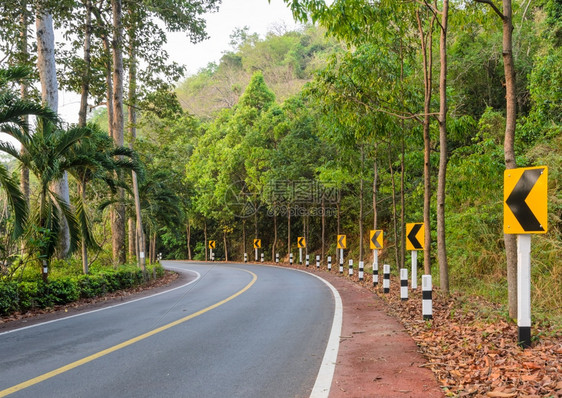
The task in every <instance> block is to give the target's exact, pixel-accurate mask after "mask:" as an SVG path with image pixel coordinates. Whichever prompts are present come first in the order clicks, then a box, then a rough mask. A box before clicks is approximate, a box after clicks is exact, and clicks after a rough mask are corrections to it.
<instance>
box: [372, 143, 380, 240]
mask: <svg viewBox="0 0 562 398" xmlns="http://www.w3.org/2000/svg"><path fill="white" fill-rule="evenodd" d="M373 158H374V160H373V229H377V222H378V220H377V217H378V211H377V183H378V179H379V170H378V167H377V144H375V153H374V154H373Z"/></svg>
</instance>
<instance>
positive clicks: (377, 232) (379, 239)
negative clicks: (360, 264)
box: [369, 229, 384, 286]
mask: <svg viewBox="0 0 562 398" xmlns="http://www.w3.org/2000/svg"><path fill="white" fill-rule="evenodd" d="M383 234H384V232H383V230H382V229H372V230H371V232H370V239H369V246H370V247H371V249H373V286H377V285H378V284H379V250H381V249H382V248H383V246H384V239H383Z"/></svg>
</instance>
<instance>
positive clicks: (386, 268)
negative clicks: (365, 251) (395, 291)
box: [382, 264, 390, 293]
mask: <svg viewBox="0 0 562 398" xmlns="http://www.w3.org/2000/svg"><path fill="white" fill-rule="evenodd" d="M382 272H383V281H382V291H383V293H390V265H389V264H385V265H383V266H382Z"/></svg>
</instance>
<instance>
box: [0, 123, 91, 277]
mask: <svg viewBox="0 0 562 398" xmlns="http://www.w3.org/2000/svg"><path fill="white" fill-rule="evenodd" d="M5 132H6V133H8V134H10V135H11V136H12V137H13V138H15V139H16V140H17V141H18V142H19V143H20V144H21V146H22V148H24V149H25V150H24V151H21V152H20V151H18V150H17V149H16V148H15V147H14V146H13V145H12V144H11V143H9V142H0V152H5V153H7V154H9V155H12V156H13V157H14V158H16V159H17V160H18V161H19V162H20V163H21V164H22V166H24V167H27V168H28V169H29V170H30V171H31V172H32V173H33V174H34V175H35V177H36V178H37V180H38V185H39V186H38V191H39V205H38V206H37V207H36V209H35V212H33V214H32V221H33V226H34V228H31V231H30V233H31V235H32V237H33V238H34V239H33V241H34V242H39V244H38V249H37V251H38V252H39V259H40V262H41V263H42V265H43V268H44V267H46V266H48V264H49V262H50V259H51V258H52V256H53V255H54V254H55V251H56V248H57V242H58V238H59V235H60V233H61V225H62V221H63V220H65V221H66V222H67V224H68V228H69V232H70V251H71V252H72V251H73V250H75V249H76V247H77V242H78V241H79V240H80V228H79V224H78V222H77V219H76V217H75V214H74V212H73V211H72V209H71V208H70V206H69V205H68V204H67V203H66V202H65V201H64V200H63V199H62V198H61V197H60V196H59V195H57V194H56V193H55V192H54V191H53V190H52V189H51V186H52V184H53V183H54V182H55V181H58V180H60V179H61V177H62V175H63V174H64V173H65V172H67V171H68V172H70V171H71V170H72V169H73V168H74V167H76V165H77V164H78V163H80V162H81V161H83V160H82V159H81V158H80V157H79V156H78V155H77V153H76V146H77V145H78V143H79V142H81V141H83V140H87V139H88V138H90V137H91V135H92V131H91V129H89V128H79V127H74V128H70V129H68V130H63V129H59V128H57V127H56V125H55V124H53V123H52V122H51V121H50V120H46V119H44V118H42V117H39V118H38V119H37V128H36V131H35V132H34V134H33V135H32V134H30V132H29V130H28V129H27V128H22V129H18V128H9V129H7V130H6V131H5ZM43 278H44V280H47V272H45V270H44V272H43Z"/></svg>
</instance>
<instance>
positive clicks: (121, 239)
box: [111, 0, 142, 264]
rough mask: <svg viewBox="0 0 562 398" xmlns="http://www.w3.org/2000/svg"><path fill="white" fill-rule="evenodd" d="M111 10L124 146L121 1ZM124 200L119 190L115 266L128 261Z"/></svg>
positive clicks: (119, 139) (117, 136) (116, 106)
mask: <svg viewBox="0 0 562 398" xmlns="http://www.w3.org/2000/svg"><path fill="white" fill-rule="evenodd" d="M111 8H112V13H113V40H112V43H111V44H112V52H113V123H112V124H113V142H114V143H115V145H117V146H123V145H124V131H123V127H124V126H123V52H122V51H123V50H122V48H123V37H122V35H123V25H122V22H121V13H122V9H121V0H111ZM123 199H124V191H123V189H122V188H118V189H117V200H118V201H119V203H116V204H115V205H113V212H112V217H111V232H112V234H111V235H112V246H113V262H114V263H115V264H123V263H125V261H126V255H125V208H124V206H123V203H122V201H123ZM141 253H142V252H141ZM141 256H142V254H141Z"/></svg>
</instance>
